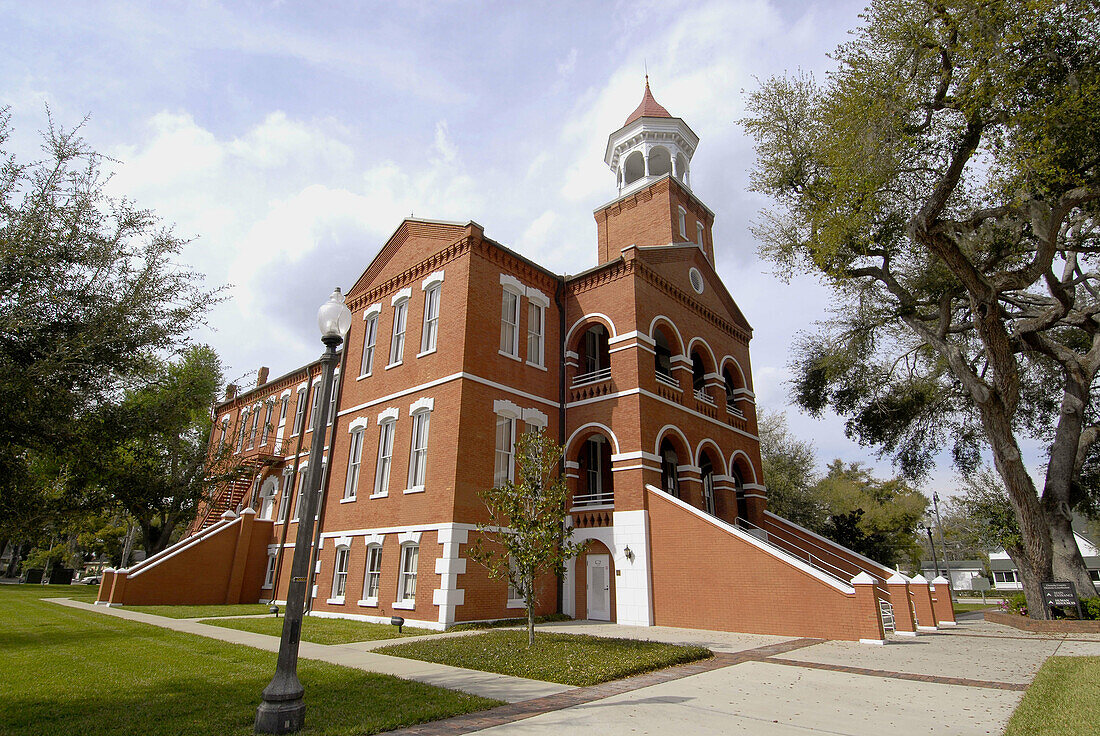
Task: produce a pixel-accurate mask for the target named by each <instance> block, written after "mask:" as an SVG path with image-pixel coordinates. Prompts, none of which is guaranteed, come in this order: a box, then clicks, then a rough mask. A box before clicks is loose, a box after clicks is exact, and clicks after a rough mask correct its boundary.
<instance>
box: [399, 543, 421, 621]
mask: <svg viewBox="0 0 1100 736" xmlns="http://www.w3.org/2000/svg"><path fill="white" fill-rule="evenodd" d="M419 561H420V545H419V544H406V545H403V546H402V547H401V571H400V574H399V575H398V578H397V601H396V603H401V604H404V607H406V608H412V606H413V604H415V603H416V568H417V565H418V563H419ZM395 607H396V606H395Z"/></svg>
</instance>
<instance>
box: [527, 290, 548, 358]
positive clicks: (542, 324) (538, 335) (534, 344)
mask: <svg viewBox="0 0 1100 736" xmlns="http://www.w3.org/2000/svg"><path fill="white" fill-rule="evenodd" d="M545 341H546V307H545V306H543V305H542V304H539V303H538V302H536V301H534V300H530V301H528V303H527V362H528V363H530V364H531V365H535V366H538V367H540V368H541V367H542V366H543V365H544V364H545V356H544V354H543V353H544V352H545V349H544V344H545Z"/></svg>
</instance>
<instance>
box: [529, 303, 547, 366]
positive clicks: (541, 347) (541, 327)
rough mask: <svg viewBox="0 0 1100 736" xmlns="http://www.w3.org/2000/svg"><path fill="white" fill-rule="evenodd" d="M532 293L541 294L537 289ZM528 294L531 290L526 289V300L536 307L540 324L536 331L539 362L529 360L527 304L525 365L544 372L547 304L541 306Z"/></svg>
mask: <svg viewBox="0 0 1100 736" xmlns="http://www.w3.org/2000/svg"><path fill="white" fill-rule="evenodd" d="M534 291H535V293H537V294H539V295H541V294H542V292H540V291H538V290H537V289H535V290H534ZM530 292H531V289H528V295H527V300H528V301H529V302H530V304H534V305H535V306H537V307H538V308H539V320H540V321H541V324H540V325H539V331H538V336H539V360H538V361H533V360H531V349H530V337H531V325H530V322H531V309H530V304H529V305H528V309H527V322H528V325H527V338H528V349H527V365H529V366H533V367H535V368H540V369H542V370H546V307H547V304H543V303H541V301H539V300H536V299H533V298H532V297H531V294H530Z"/></svg>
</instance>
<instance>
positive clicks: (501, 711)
mask: <svg viewBox="0 0 1100 736" xmlns="http://www.w3.org/2000/svg"><path fill="white" fill-rule="evenodd" d="M53 600H55V602H57V603H62V604H63V605H67V606H72V607H74V608H82V609H85V610H92V611H95V612H97V613H102V614H106V615H113V616H118V617H120V618H127V619H131V620H135V621H142V622H145V623H150V624H153V625H156V626H162V627H165V628H169V629H174V630H176V631H184V632H187V633H192V634H198V635H200V636H208V637H212V638H215V639H221V640H223V641H228V642H232V643H237V644H244V645H246V646H252V647H257V648H260V649H266V650H269V651H276V650H277V649H278V640H277V639H276V638H275V637H272V636H266V635H262V634H254V633H251V632H246V631H238V630H236V629H226V628H223V627H219V626H210V625H207V624H200V623H197V622H196V621H191V620H185V619H170V618H164V617H161V616H153V615H149V614H141V613H135V612H132V611H126V610H120V609H106V608H104V607H98V606H92V605H89V604H86V603H78V602H74V601H70V600H67V599H53ZM539 630H540V631H553V632H562V633H571V634H592V635H595V636H610V637H624V638H634V639H647V640H653V641H662V642H669V643H676V644H699V645H703V646H706V647H708V648H710V649H711V650H713V651H715V652H716V653H717V655H716V656H715V657H714V658H713V659H711V660H704V661H703V662H701V663H696V664H692V665H684V666H682V667H680V668H672V669H670V670H663V671H660V672H655V673H650V674H649V675H641V676H638V677H635V678H627V679H625V680H618V681H615V682H611V683H605V684H604V685H597V686H594V687H592V688H571V687H567V686H564V685H555V684H552V683H545V682H538V681H534V680H524V679H521V678H515V677H507V676H504V675H495V674H490V673H484V672H475V671H472V670H464V669H459V668H456V667H447V666H445V665H436V664H430V663H427V662H418V661H415V660H406V659H401V658H397V657H387V656H385V655H381V654H376V653H373V652H371V651H370V650H371V649H373V648H375V647H379V646H385V645H387V644H390V643H392V640H385V641H375V642H358V643H355V644H345V645H340V646H326V645H321V644H312V643H309V642H302V645H301V655H302V656H303V657H306V658H310V659H319V660H324V661H327V662H332V663H335V664H340V665H344V666H348V667H355V668H358V669H364V670H369V671H372V672H384V673H387V674H392V675H396V676H398V677H404V678H408V679H414V680H419V681H421V682H426V683H430V684H433V685H440V686H443V687H448V688H452V689H457V690H464V691H466V692H471V693H476V694H479V695H484V696H486V697H492V698H497V699H499V700H504V701H508V702H509V703H511V705H507V706H503V707H501V708H497V709H494V710H491V711H485V712H483V713H480V714H471V715H468V716H458V717H456V718H451V719H447V720H442V721H435V722H432V723H426V724H422V725H419V726H413V727H410V728H408V729H403V730H402V731H399V732H395V733H400V734H405V735H407V736H411V735H413V734H416V735H418V736H456V735H457V734H466V733H474V732H477V733H485V734H524V735H526V734H530V735H532V736H544V735H545V736H560V734H562V733H599V734H601V736H603V735H606V736H642V735H644V734H654V735H656V734H667V733H668V732H669V731H670V730H672V729H676V730H678V731H683V732H685V733H687V732H691V733H700V734H753V735H759V736H793V735H794V734H801V735H803V736H806V735H810V734H830V735H833V736H835V735H836V734H844V735H846V736H879V734H882V733H898V734H905V735H906V736H909V735H910V734H950V735H952V736H979V735H981V736H990V735H994V734H1000V733H1002V732H1003V730H1004V726H1005V724H1006V723H1007V722H1008V719H1009V717H1010V716H1011V714H1012V711H1013V710H1014V709H1015V707H1016V705H1017V704H1018V703H1019V702H1020V699H1021V698H1022V697H1023V691H1024V690H1025V689H1026V687H1027V685H1028V684H1029V683H1030V682H1031V680H1032V678H1034V676H1035V673H1036V672H1037V671H1038V670H1039V667H1041V666H1042V663H1043V662H1044V661H1046V659H1047V658H1048V657H1050V656H1051V655H1054V654H1058V655H1065V656H1074V655H1092V656H1100V635H1083V636H1066V635H1051V634H1034V633H1030V632H1023V631H1018V630H1016V629H1012V628H1010V627H1006V626H1000V625H997V624H991V623H986V622H985V621H981V620H961V621H960V622H959V625H958V626H957V627H955V628H954V629H951V630H949V631H940V632H934V633H931V632H930V633H922V634H921V635H919V636H917V637H915V638H905V637H892V638H891V641H890V642H889V643H888V644H887V645H886V646H882V647H872V646H867V645H864V644H858V643H855V642H840V641H818V640H811V639H793V638H791V637H781V636H764V635H755V634H735V633H727V632H717V631H698V630H694V629H677V628H669V627H661V626H654V627H634V626H620V625H617V624H605V623H598V622H589V621H569V622H561V623H554V624H540V625H539ZM474 633H478V632H453V633H449V634H448V633H443V634H435V635H432V637H431V638H436V637H440V636H443V637H448V636H468V635H471V634H474ZM416 638H425V637H416ZM410 640H412V638H411V637H410V638H409V639H405V640H404V641H410ZM676 670H678V672H677V671H676Z"/></svg>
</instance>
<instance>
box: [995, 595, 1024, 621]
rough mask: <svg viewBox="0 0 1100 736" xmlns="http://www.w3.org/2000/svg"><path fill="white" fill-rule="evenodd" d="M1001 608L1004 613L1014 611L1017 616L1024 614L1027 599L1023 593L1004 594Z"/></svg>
mask: <svg viewBox="0 0 1100 736" xmlns="http://www.w3.org/2000/svg"><path fill="white" fill-rule="evenodd" d="M1001 610H1002V611H1004V612H1005V613H1014V614H1016V615H1017V616H1026V615H1027V599H1026V598H1025V597H1024V594H1023V593H1013V594H1012V595H1009V596H1005V599H1004V601H1003V602H1002V603H1001Z"/></svg>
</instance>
